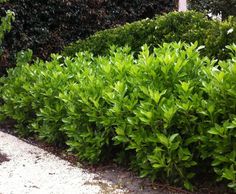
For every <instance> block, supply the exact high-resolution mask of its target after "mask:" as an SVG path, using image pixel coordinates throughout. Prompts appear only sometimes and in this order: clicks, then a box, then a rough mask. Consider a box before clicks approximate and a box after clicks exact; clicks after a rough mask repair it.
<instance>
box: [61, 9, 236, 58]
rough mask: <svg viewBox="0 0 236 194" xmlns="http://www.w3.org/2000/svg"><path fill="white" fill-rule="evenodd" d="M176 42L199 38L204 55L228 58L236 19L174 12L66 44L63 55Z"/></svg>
mask: <svg viewBox="0 0 236 194" xmlns="http://www.w3.org/2000/svg"><path fill="white" fill-rule="evenodd" d="M172 41H185V42H187V43H191V42H195V41H198V43H199V45H205V47H206V48H205V49H204V50H202V54H203V56H204V55H207V56H209V57H211V58H213V57H215V58H217V59H226V58H228V57H229V53H228V50H227V49H226V48H225V46H226V45H228V44H232V43H234V42H236V21H235V19H234V18H229V19H228V20H227V21H224V22H220V21H213V20H210V19H208V18H206V17H205V16H204V15H203V14H201V13H198V12H194V11H189V12H171V13H168V14H165V15H163V16H157V17H156V18H155V19H145V20H142V21H138V22H134V23H130V24H126V25H124V26H120V27H117V28H114V29H108V30H104V31H100V32H97V33H95V35H92V36H90V37H88V38H87V39H85V40H78V41H77V42H75V43H72V44H71V45H69V46H67V47H65V49H64V51H63V52H62V54H63V55H64V56H74V55H75V53H76V52H80V51H91V52H92V53H94V54H95V55H106V54H107V53H109V48H110V45H117V46H125V45H128V46H130V47H131V49H132V51H134V52H136V53H137V52H139V49H140V48H141V46H142V45H143V44H148V45H150V46H151V48H152V47H156V46H158V45H159V44H161V43H163V42H172Z"/></svg>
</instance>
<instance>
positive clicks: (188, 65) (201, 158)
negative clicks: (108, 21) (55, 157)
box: [0, 43, 236, 189]
mask: <svg viewBox="0 0 236 194" xmlns="http://www.w3.org/2000/svg"><path fill="white" fill-rule="evenodd" d="M201 49H203V47H198V46H197V43H195V44H192V45H187V44H185V43H171V44H167V43H164V44H163V45H162V46H160V47H156V48H153V52H152V53H150V51H149V47H148V46H146V45H144V46H143V47H142V49H141V52H139V53H138V55H137V56H136V57H134V54H133V53H131V49H130V48H129V47H124V48H122V49H120V48H116V47H112V48H111V49H110V51H109V52H110V54H109V55H108V56H99V57H95V56H93V54H91V53H88V52H81V53H77V54H76V56H75V57H74V58H70V57H66V58H65V59H63V58H62V57H61V56H60V55H53V56H52V58H53V59H52V61H50V62H46V63H44V62H42V61H36V62H35V64H34V65H32V66H29V65H28V64H24V62H23V61H24V60H26V59H27V58H29V57H24V55H23V57H21V59H20V60H18V66H17V67H16V68H15V69H11V70H9V72H8V77H6V78H1V79H2V81H1V84H2V86H1V87H0V88H1V89H0V90H1V93H0V94H1V98H2V99H3V101H4V104H3V105H2V106H1V109H0V110H1V114H2V115H4V116H5V117H10V118H13V119H14V120H16V121H17V123H18V128H17V130H18V131H20V133H21V134H23V135H29V134H32V133H33V134H36V135H38V136H39V137H40V138H42V139H45V140H46V141H48V142H51V143H56V144H67V145H68V147H69V149H70V150H71V151H72V152H74V153H75V154H76V155H78V157H79V158H80V159H81V160H87V161H89V162H91V163H96V162H100V161H103V160H106V159H110V158H113V159H115V160H116V161H117V162H120V163H128V164H130V165H131V167H132V168H133V169H135V170H136V171H138V172H139V173H140V175H141V176H149V177H151V178H152V179H153V180H154V179H162V180H164V181H166V182H169V183H172V184H178V185H179V184H180V185H184V186H185V187H186V188H187V189H192V185H191V180H192V179H193V177H194V176H196V175H197V176H202V173H205V174H206V173H207V174H208V175H209V176H210V175H212V174H213V173H215V176H216V178H217V180H218V181H227V182H228V183H229V185H228V186H229V187H231V188H233V189H235V175H236V172H235V169H236V163H235V137H236V133H235V127H236V120H235V119H236V115H235V108H236V107H235V100H236V87H235V81H236V80H235V79H236V76H235V73H236V63H235V59H236V56H235V53H236V46H235V45H232V46H230V47H229V49H231V52H234V53H233V54H232V57H231V59H229V60H225V61H220V62H219V63H218V65H219V67H218V66H215V65H216V61H215V60H210V59H209V58H207V57H201V56H200V54H199V51H200V50H201ZM26 61H27V60H26ZM203 169H205V171H204V170H203ZM203 171H204V172H203Z"/></svg>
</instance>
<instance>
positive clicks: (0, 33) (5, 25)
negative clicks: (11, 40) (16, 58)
mask: <svg viewBox="0 0 236 194" xmlns="http://www.w3.org/2000/svg"><path fill="white" fill-rule="evenodd" d="M4 2H6V0H0V4H1V3H4ZM12 20H14V13H13V12H12V11H9V10H8V11H7V12H6V16H5V17H2V18H1V25H0V56H1V54H2V41H3V38H4V35H5V33H6V32H9V31H10V30H11V22H12Z"/></svg>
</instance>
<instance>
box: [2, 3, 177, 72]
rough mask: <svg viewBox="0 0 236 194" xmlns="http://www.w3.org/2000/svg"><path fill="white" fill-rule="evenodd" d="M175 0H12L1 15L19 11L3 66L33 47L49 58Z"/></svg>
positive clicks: (160, 10)
mask: <svg viewBox="0 0 236 194" xmlns="http://www.w3.org/2000/svg"><path fill="white" fill-rule="evenodd" d="M175 6H176V5H175V0H41V1H33V0H9V1H8V3H5V4H3V5H1V7H0V16H3V15H4V14H5V11H6V10H8V9H10V10H12V11H14V12H15V14H16V21H15V22H14V23H13V29H12V31H11V32H10V33H9V34H7V35H6V39H5V42H4V44H3V47H4V50H5V51H4V54H3V56H2V57H1V60H0V67H2V70H0V71H3V69H5V68H4V67H3V66H13V65H14V56H15V54H16V52H18V51H20V50H22V49H27V48H30V49H32V50H33V52H34V55H35V56H38V57H41V58H43V59H47V58H48V56H49V55H50V53H52V52H57V51H59V50H60V49H62V48H63V47H64V45H66V44H68V43H70V42H72V41H75V40H77V39H80V38H86V37H88V36H89V35H91V34H93V33H94V32H96V31H98V30H102V29H107V28H110V27H114V26H116V25H119V24H124V23H126V22H132V21H136V20H140V19H143V18H146V17H149V18H152V17H154V16H155V14H161V13H164V12H169V11H172V10H173V9H175Z"/></svg>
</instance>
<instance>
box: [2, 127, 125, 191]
mask: <svg viewBox="0 0 236 194" xmlns="http://www.w3.org/2000/svg"><path fill="white" fill-rule="evenodd" d="M0 152H1V154H4V155H6V156H7V158H8V159H9V160H6V161H4V162H2V163H1V164H0V194H28V193H30V194H37V193H38V194H42V193H43V194H54V193H55V194H72V193H79V194H83V193H84V194H86V193H89V194H96V193H127V191H126V190H125V189H124V188H123V189H122V188H117V187H116V185H114V183H112V182H109V181H108V180H106V179H103V178H102V177H99V175H98V174H96V173H91V172H88V171H86V170H84V169H82V168H79V167H75V166H72V165H71V164H70V163H69V162H67V161H65V160H62V159H60V158H58V157H56V156H55V155H53V154H51V153H48V152H46V151H44V150H42V149H41V148H38V147H36V146H33V145H30V144H27V143H25V142H23V141H22V140H19V139H18V138H16V137H14V136H12V135H9V134H6V133H3V132H1V131H0Z"/></svg>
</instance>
